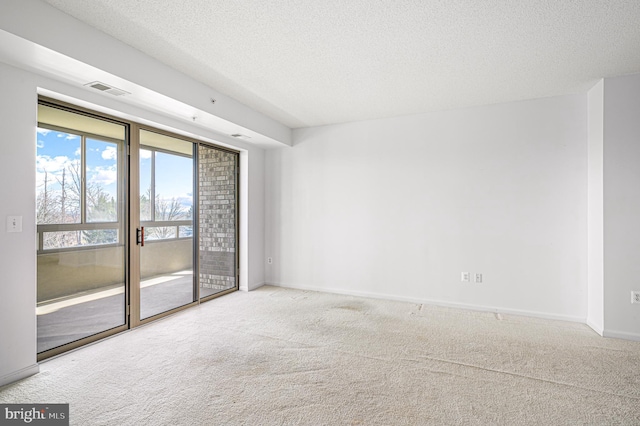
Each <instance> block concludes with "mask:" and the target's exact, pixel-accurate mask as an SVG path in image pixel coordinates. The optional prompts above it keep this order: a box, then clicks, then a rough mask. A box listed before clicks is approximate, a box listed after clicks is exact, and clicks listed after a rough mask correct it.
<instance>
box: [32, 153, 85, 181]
mask: <svg viewBox="0 0 640 426" xmlns="http://www.w3.org/2000/svg"><path fill="white" fill-rule="evenodd" d="M74 162H76V163H77V160H75V161H74V160H72V159H70V158H69V157H66V156H63V155H59V156H57V157H51V156H49V155H38V156H36V184H37V185H38V187H40V186H43V185H44V181H45V175H46V178H47V185H48V186H49V187H55V186H57V179H62V171H63V170H65V169H66V168H67V167H68V166H71V165H72V164H74ZM69 178H70V176H69V174H68V173H67V177H66V178H65V179H69Z"/></svg>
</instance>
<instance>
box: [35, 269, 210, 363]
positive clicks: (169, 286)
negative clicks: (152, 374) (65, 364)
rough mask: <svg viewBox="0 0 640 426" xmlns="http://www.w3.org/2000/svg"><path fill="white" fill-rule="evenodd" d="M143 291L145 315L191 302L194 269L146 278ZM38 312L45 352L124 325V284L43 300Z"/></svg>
mask: <svg viewBox="0 0 640 426" xmlns="http://www.w3.org/2000/svg"><path fill="white" fill-rule="evenodd" d="M201 291H202V293H203V294H202V296H203V297H205V296H208V295H210V294H213V292H212V290H210V289H202V290H201ZM217 291H220V290H217ZM140 293H141V296H140V297H141V303H140V308H141V317H142V319H145V318H149V317H151V316H153V315H157V314H160V313H162V312H166V311H168V310H170V309H173V308H177V307H179V306H183V305H186V304H189V303H191V302H193V300H194V296H193V275H192V272H191V271H182V272H176V273H173V274H168V275H161V276H157V277H152V278H148V279H145V280H143V281H142V282H141V290H140ZM36 312H37V321H38V352H43V351H45V350H49V349H52V348H55V347H57V346H61V345H63V344H66V343H70V342H73V341H75V340H78V339H82V338H84V337H87V336H91V335H93V334H96V333H100V332H102V331H105V330H109V329H111V328H115V327H118V326H120V325H123V324H124V323H125V297H124V285H118V286H112V287H110V288H107V289H101V290H99V291H92V292H83V293H78V294H75V295H73V296H71V297H68V298H65V299H63V300H60V299H58V300H55V301H49V302H45V303H41V304H38V307H37V310H36Z"/></svg>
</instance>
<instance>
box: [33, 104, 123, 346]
mask: <svg viewBox="0 0 640 426" xmlns="http://www.w3.org/2000/svg"><path fill="white" fill-rule="evenodd" d="M126 135H127V128H126V126H125V125H123V124H121V123H116V122H113V121H110V120H106V119H101V118H99V117H93V116H89V115H85V114H80V113H76V112H72V111H69V110H66V109H62V108H58V107H54V106H52V105H47V104H44V103H41V104H39V105H38V131H37V143H36V146H37V148H36V171H37V175H36V179H37V181H36V185H37V186H36V208H37V212H36V217H37V236H38V239H37V245H38V247H37V248H38V251H37V294H38V297H37V307H36V314H37V325H38V329H37V332H38V333H37V335H38V340H37V347H38V353H42V352H46V351H48V350H51V349H54V348H57V347H59V346H62V345H66V344H68V343H71V342H74V341H77V340H80V339H83V338H86V337H89V336H93V335H95V334H98V333H101V332H104V331H107V330H110V329H113V328H116V327H118V326H123V325H126V324H127V317H126V309H125V307H126V305H127V296H126V293H127V292H126V291H125V290H126V287H125V286H126V279H125V277H126V275H125V274H126V270H125V259H126V250H125V235H126V233H125V229H126V227H125V223H124V219H125V217H126V215H125V211H126V210H125V185H124V179H125V176H124V170H125V169H126V167H125V166H126V162H125V155H124V152H125V143H126Z"/></svg>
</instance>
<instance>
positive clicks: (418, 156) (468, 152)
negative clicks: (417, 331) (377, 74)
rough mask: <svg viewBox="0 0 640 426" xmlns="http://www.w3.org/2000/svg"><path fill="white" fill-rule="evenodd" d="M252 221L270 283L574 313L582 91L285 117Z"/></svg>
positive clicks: (582, 230) (582, 282) (580, 224)
mask: <svg viewBox="0 0 640 426" xmlns="http://www.w3.org/2000/svg"><path fill="white" fill-rule="evenodd" d="M265 232H266V241H267V247H266V250H265V255H266V256H271V257H273V260H274V261H273V264H272V265H266V266H265V268H266V277H267V282H268V283H271V284H276V285H282V286H288V287H297V288H308V289H315V290H323V291H331V292H341V293H349V294H359V295H368V296H376V297H386V298H392V299H401V300H415V301H427V302H432V303H441V304H450V305H456V306H470V307H476V308H480V309H497V310H500V311H504V312H521V313H528V314H533V315H540V316H546V317H553V318H562V319H570V320H577V321H585V319H586V315H587V286H586V281H587V277H586V274H587V265H586V262H587V102H586V95H576V96H564V97H556V98H548V99H539V100H532V101H526V102H517V103H510V104H502V105H492V106H486V107H479V108H469V109H463V110H456V111H445V112H438V113H430V114H422V115H415V116H408V117H399V118H391V119H381V120H372V121H364V122H356V123H348V124H341V125H332V126H325V127H317V128H309V129H300V130H296V131H294V146H293V148H284V149H278V150H273V151H267V153H266V231H265ZM461 271H468V272H472V273H474V272H480V273H483V274H484V282H483V283H482V284H474V283H464V284H463V283H461V282H460V272H461Z"/></svg>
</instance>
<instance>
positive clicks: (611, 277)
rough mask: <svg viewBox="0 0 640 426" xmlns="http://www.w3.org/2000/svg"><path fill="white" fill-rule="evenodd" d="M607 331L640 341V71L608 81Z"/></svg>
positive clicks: (605, 333)
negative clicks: (635, 295)
mask: <svg viewBox="0 0 640 426" xmlns="http://www.w3.org/2000/svg"><path fill="white" fill-rule="evenodd" d="M604 282H605V286H604V288H605V290H604V325H605V331H604V335H605V336H612V337H623V338H630V339H635V340H640V304H635V305H632V304H631V291H632V290H635V291H640V75H638V74H636V75H631V76H625V77H618V78H608V79H605V81H604Z"/></svg>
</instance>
